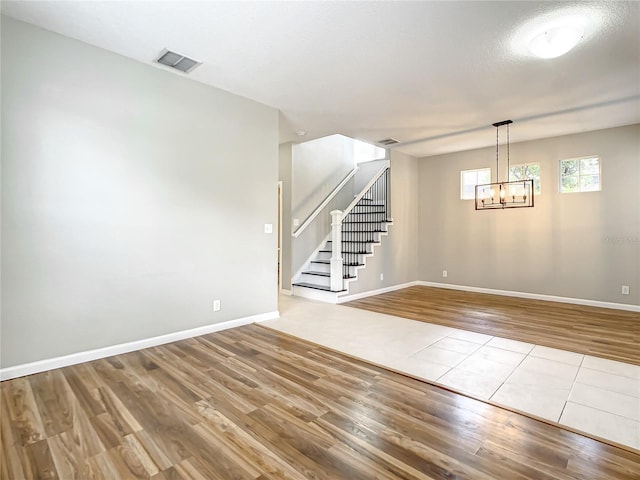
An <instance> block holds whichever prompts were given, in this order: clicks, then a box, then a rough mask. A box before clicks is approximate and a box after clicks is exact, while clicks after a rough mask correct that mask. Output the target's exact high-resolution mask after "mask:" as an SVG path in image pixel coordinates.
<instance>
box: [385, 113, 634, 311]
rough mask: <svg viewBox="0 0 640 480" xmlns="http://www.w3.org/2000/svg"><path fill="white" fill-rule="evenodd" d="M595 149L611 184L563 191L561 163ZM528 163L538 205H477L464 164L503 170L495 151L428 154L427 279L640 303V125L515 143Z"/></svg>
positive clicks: (422, 271)
mask: <svg viewBox="0 0 640 480" xmlns="http://www.w3.org/2000/svg"><path fill="white" fill-rule="evenodd" d="M586 155H599V156H600V158H601V167H602V191H600V192H591V193H573V194H560V193H558V161H559V160H560V159H566V158H574V157H581V156H586ZM529 162H540V163H541V174H542V181H541V182H542V183H541V185H542V194H541V195H540V196H537V197H536V198H535V207H534V208H529V209H514V210H505V211H484V212H476V211H474V206H473V201H472V200H460V197H459V192H460V171H461V170H467V169H472V168H481V167H489V166H490V167H491V168H495V149H493V148H485V149H480V150H473V151H466V152H460V153H453V154H448V155H440V156H435V157H428V158H423V159H420V160H419V176H420V186H419V188H420V194H419V215H420V235H419V238H420V245H419V255H420V266H419V272H418V276H419V279H420V280H425V281H433V282H442V283H450V284H456V285H466V286H474V287H484V288H493V289H502V290H512V291H520V292H529V293H537V294H546V295H556V296H562V297H572V298H581V299H589V300H599V301H606V302H616V303H626V304H633V305H637V304H639V303H640V278H639V276H640V193H639V192H640V125H632V126H627V127H619V128H613V129H607V130H599V131H595V132H589V133H583V134H576V135H568V136H562V137H556V138H548V139H543V140H536V141H531V142H523V143H517V144H512V145H511V163H512V164H515V163H529ZM494 175H495V173H494ZM502 178H504V176H503V177H502ZM393 228H395V227H393ZM445 269H446V270H448V277H447V278H442V270H445ZM622 285H629V286H630V287H631V295H621V291H620V290H621V286H622Z"/></svg>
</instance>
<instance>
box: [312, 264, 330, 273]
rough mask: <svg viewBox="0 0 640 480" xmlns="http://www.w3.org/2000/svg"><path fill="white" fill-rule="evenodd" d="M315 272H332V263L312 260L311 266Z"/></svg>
mask: <svg viewBox="0 0 640 480" xmlns="http://www.w3.org/2000/svg"><path fill="white" fill-rule="evenodd" d="M310 270H313V271H314V272H326V273H329V272H331V265H330V264H328V263H313V262H311V268H310Z"/></svg>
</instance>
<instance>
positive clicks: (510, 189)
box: [475, 120, 533, 210]
mask: <svg viewBox="0 0 640 480" xmlns="http://www.w3.org/2000/svg"><path fill="white" fill-rule="evenodd" d="M512 123H513V122H512V121H511V120H503V121H502V122H497V123H494V124H493V126H494V127H496V182H495V183H488V184H486V185H476V197H475V198H476V202H475V204H476V210H495V209H504V208H523V207H533V180H518V181H516V182H509V181H506V182H501V181H500V170H499V168H500V148H499V132H500V127H502V126H504V125H506V126H507V175H509V166H510V165H509V161H510V159H509V125H511V124H512ZM507 180H509V179H508V178H507Z"/></svg>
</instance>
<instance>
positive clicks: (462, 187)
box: [460, 167, 491, 201]
mask: <svg viewBox="0 0 640 480" xmlns="http://www.w3.org/2000/svg"><path fill="white" fill-rule="evenodd" d="M484 170H489V183H491V167H482V168H470V169H468V170H460V200H473V201H475V199H476V195H475V187H474V190H473V197H471V198H465V197H464V182H463V179H464V174H465V173H467V172H482V171H484ZM476 185H483V184H476Z"/></svg>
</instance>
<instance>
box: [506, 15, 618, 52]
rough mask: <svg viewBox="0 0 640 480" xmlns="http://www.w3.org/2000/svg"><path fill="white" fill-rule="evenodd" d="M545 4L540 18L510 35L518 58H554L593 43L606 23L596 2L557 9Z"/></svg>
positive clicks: (609, 21)
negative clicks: (592, 40) (591, 40)
mask: <svg viewBox="0 0 640 480" xmlns="http://www.w3.org/2000/svg"><path fill="white" fill-rule="evenodd" d="M556 5H557V4H556V3H555V2H546V3H544V8H543V10H545V11H544V12H543V13H542V14H541V15H539V16H537V17H534V18H531V19H529V20H527V21H526V22H525V23H523V24H522V25H520V26H518V27H516V29H515V30H514V31H513V33H512V34H511V36H510V37H511V39H510V43H511V49H512V51H513V53H514V54H516V55H517V56H523V57H531V56H535V57H538V58H555V57H559V56H561V55H564V54H565V53H567V52H569V51H570V50H571V49H572V48H574V47H575V46H576V45H578V43H581V42H587V41H589V39H592V38H593V36H594V35H595V34H596V32H597V31H598V30H599V29H600V28H601V27H602V26H603V25H604V24H606V23H607V22H608V23H611V22H612V20H611V19H610V18H608V17H607V13H606V10H605V9H603V7H602V5H599V4H598V3H596V2H584V3H581V4H575V5H572V6H568V7H565V6H560V7H557V6H556Z"/></svg>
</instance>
